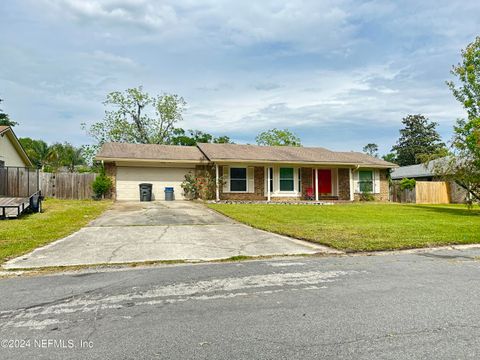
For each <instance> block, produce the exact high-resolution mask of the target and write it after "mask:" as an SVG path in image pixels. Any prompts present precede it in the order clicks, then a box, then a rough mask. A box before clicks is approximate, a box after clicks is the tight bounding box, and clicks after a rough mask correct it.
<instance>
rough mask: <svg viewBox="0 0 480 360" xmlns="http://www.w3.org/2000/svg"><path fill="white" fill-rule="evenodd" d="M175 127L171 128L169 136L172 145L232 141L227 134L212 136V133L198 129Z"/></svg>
mask: <svg viewBox="0 0 480 360" xmlns="http://www.w3.org/2000/svg"><path fill="white" fill-rule="evenodd" d="M187 131H188V134H187V132H186V131H185V130H184V129H181V128H177V129H174V130H173V135H172V137H171V144H172V145H184V146H195V145H197V144H198V143H216V144H227V143H232V141H231V140H230V138H229V137H228V136H219V137H214V136H213V135H212V134H209V133H205V132H203V131H200V130H187Z"/></svg>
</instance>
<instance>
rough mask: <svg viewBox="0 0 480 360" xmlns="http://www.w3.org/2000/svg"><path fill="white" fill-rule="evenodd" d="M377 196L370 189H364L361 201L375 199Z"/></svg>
mask: <svg viewBox="0 0 480 360" xmlns="http://www.w3.org/2000/svg"><path fill="white" fill-rule="evenodd" d="M374 200H375V197H374V196H373V195H372V193H371V192H369V191H363V192H362V193H361V194H360V201H374Z"/></svg>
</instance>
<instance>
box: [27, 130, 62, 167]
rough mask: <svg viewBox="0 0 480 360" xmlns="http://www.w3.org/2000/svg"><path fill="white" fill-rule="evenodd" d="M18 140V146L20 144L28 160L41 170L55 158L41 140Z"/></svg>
mask: <svg viewBox="0 0 480 360" xmlns="http://www.w3.org/2000/svg"><path fill="white" fill-rule="evenodd" d="M18 140H19V141H20V144H22V146H23V148H24V149H25V152H26V153H27V155H28V157H29V158H30V160H32V162H33V163H34V164H35V166H36V167H38V168H40V169H42V170H43V169H44V167H45V166H46V165H48V164H49V163H50V162H51V161H52V159H53V158H54V157H55V156H54V155H53V152H52V149H51V148H50V147H49V146H48V144H47V143H46V142H45V141H43V140H34V139H31V138H28V137H25V138H19V139H18Z"/></svg>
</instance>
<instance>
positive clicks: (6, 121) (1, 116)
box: [0, 99, 18, 127]
mask: <svg viewBox="0 0 480 360" xmlns="http://www.w3.org/2000/svg"><path fill="white" fill-rule="evenodd" d="M1 102H3V99H0V103H1ZM0 125H6V126H12V127H13V126H15V125H18V123H17V122H15V121H12V120H10V117H9V116H8V114H6V113H5V112H3V110H2V109H0Z"/></svg>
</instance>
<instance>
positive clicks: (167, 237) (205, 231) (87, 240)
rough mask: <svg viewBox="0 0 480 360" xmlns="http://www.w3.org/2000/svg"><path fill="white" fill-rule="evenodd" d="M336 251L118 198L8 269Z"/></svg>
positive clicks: (206, 213)
mask: <svg viewBox="0 0 480 360" xmlns="http://www.w3.org/2000/svg"><path fill="white" fill-rule="evenodd" d="M318 252H331V253H335V252H336V251H334V250H332V249H329V248H327V247H324V246H321V245H315V244H312V243H308V242H305V241H300V240H295V239H291V238H288V237H285V236H280V235H276V234H272V233H269V232H265V231H261V230H256V229H253V228H251V227H249V226H246V225H243V224H239V223H237V222H234V221H233V220H230V219H228V218H227V217H225V216H223V215H220V214H218V213H216V212H214V211H212V210H210V209H208V208H206V207H205V206H203V205H201V204H199V203H194V202H189V201H174V202H151V203H140V202H117V203H115V204H114V206H113V208H112V209H111V210H108V211H106V212H105V213H104V214H103V215H102V216H100V217H99V218H98V219H96V220H94V221H93V222H91V223H90V224H89V225H88V226H86V227H84V228H82V229H80V230H79V231H77V232H76V233H74V234H72V235H70V236H68V237H66V238H64V239H61V240H58V241H56V242H54V243H52V244H49V245H47V246H45V247H42V248H39V249H37V250H35V251H33V252H31V253H29V254H27V255H24V256H21V257H18V258H16V259H12V260H10V261H8V262H7V263H6V264H5V265H4V267H5V268H7V269H15V268H37V267H48V266H67V265H92V264H107V263H108V264H115V263H131V262H145V261H167V260H187V261H204V260H217V259H226V258H230V257H232V256H237V255H245V256H265V255H294V254H313V253H318Z"/></svg>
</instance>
